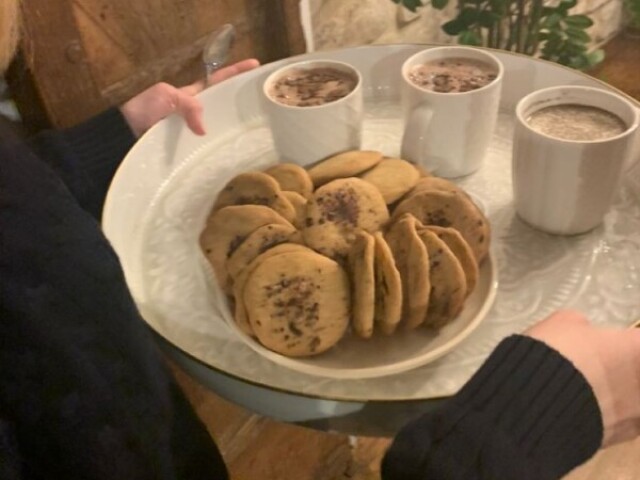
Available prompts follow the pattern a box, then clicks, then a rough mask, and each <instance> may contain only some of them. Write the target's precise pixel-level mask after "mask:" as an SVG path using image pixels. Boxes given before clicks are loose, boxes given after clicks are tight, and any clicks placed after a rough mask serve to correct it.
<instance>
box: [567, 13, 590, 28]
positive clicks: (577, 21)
mask: <svg viewBox="0 0 640 480" xmlns="http://www.w3.org/2000/svg"><path fill="white" fill-rule="evenodd" d="M564 23H565V24H566V25H568V26H570V27H575V28H589V27H590V26H591V25H593V20H591V19H590V18H589V17H587V16H586V15H569V16H568V17H566V18H565V19H564Z"/></svg>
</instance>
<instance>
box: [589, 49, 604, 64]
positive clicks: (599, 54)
mask: <svg viewBox="0 0 640 480" xmlns="http://www.w3.org/2000/svg"><path fill="white" fill-rule="evenodd" d="M604 57H605V54H604V50H602V49H601V48H599V49H597V50H594V51H593V52H589V53H587V60H588V61H589V66H590V67H593V66H596V65H598V64H599V63H600V62H602V61H603V60H604Z"/></svg>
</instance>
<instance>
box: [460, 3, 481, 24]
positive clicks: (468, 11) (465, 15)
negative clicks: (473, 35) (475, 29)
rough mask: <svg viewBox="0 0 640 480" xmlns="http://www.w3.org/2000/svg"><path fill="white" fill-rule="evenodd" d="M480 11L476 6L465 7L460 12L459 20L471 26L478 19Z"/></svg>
mask: <svg viewBox="0 0 640 480" xmlns="http://www.w3.org/2000/svg"><path fill="white" fill-rule="evenodd" d="M478 16H479V12H478V10H476V9H475V8H470V7H465V8H463V9H462V10H461V11H460V13H459V14H458V18H457V20H458V21H459V22H460V23H462V24H463V25H464V26H465V27H470V26H471V25H473V24H474V23H476V22H477V21H478Z"/></svg>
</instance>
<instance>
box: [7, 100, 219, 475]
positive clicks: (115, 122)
mask: <svg viewBox="0 0 640 480" xmlns="http://www.w3.org/2000/svg"><path fill="white" fill-rule="evenodd" d="M133 142H134V138H133V136H132V134H131V132H130V131H129V129H128V127H127V125H126V123H125V122H124V120H123V118H122V117H121V115H120V113H119V111H118V110H116V109H113V110H109V111H107V112H105V113H104V114H102V115H100V116H99V117H97V118H95V119H93V120H91V121H89V122H87V123H85V124H83V125H81V126H78V127H76V128H72V129H69V130H65V131H61V132H47V133H44V134H42V135H40V136H38V137H37V138H35V139H34V140H33V142H32V143H31V145H30V146H29V145H26V144H25V143H23V142H22V141H20V140H19V139H17V138H16V137H15V136H13V135H11V133H10V132H8V131H6V130H3V131H0V478H1V479H3V480H13V479H65V480H69V479H105V480H106V479H118V480H120V479H122V480H125V479H127V480H134V479H154V480H155V479H163V480H164V479H166V480H174V479H175V480H178V479H189V480H190V479H193V480H196V479H211V480H214V479H216V480H217V479H225V478H227V475H226V470H225V468H224V464H223V462H222V459H221V457H220V455H219V453H218V451H217V449H216V447H215V445H214V443H213V441H212V440H211V438H210V436H209V434H208V433H207V431H206V429H205V427H204V425H202V424H201V423H200V421H199V419H198V418H197V417H196V416H195V414H194V413H193V411H192V409H191V408H190V406H189V405H188V403H187V400H186V399H185V398H184V396H183V395H182V393H181V391H180V390H179V388H178V387H177V385H176V384H175V383H174V381H173V380H172V379H171V377H170V375H169V373H168V372H167V371H166V369H165V368H164V365H163V363H162V359H161V357H160V355H159V353H158V352H157V350H156V348H155V345H154V342H153V339H152V337H151V335H150V332H149V331H148V329H147V328H146V326H145V324H144V322H143V321H142V319H141V318H140V316H139V314H138V311H137V310H136V307H135V305H134V303H133V301H132V298H131V296H130V294H129V291H128V290H127V287H126V284H125V280H124V276H123V272H122V269H121V268H120V264H119V262H118V259H117V257H116V255H115V254H114V252H113V250H112V249H111V247H110V246H109V244H108V242H107V240H106V239H105V237H104V236H103V235H102V233H101V231H100V228H99V224H98V222H97V221H96V217H97V216H98V215H99V214H100V211H101V207H102V202H103V200H104V197H105V194H106V191H107V188H108V185H109V182H110V181H111V178H112V176H113V174H114V172H115V169H116V168H117V166H118V164H119V163H120V161H121V160H122V158H123V157H124V155H125V154H126V152H127V150H128V149H129V148H130V147H131V145H132V144H133Z"/></svg>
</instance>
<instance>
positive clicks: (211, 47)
mask: <svg viewBox="0 0 640 480" xmlns="http://www.w3.org/2000/svg"><path fill="white" fill-rule="evenodd" d="M235 38H236V29H235V28H234V26H233V25H231V24H230V23H225V24H224V25H222V26H221V27H220V28H218V29H216V30H215V31H213V33H211V35H209V38H208V39H207V42H206V43H205V45H204V49H203V51H202V63H203V64H204V69H205V75H206V76H205V80H204V84H205V87H207V86H209V82H210V77H211V74H212V73H213V72H215V71H216V70H218V69H219V68H220V67H221V66H222V65H224V64H225V62H226V61H227V57H228V56H229V51H230V50H231V47H232V46H233V41H234V40H235Z"/></svg>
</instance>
